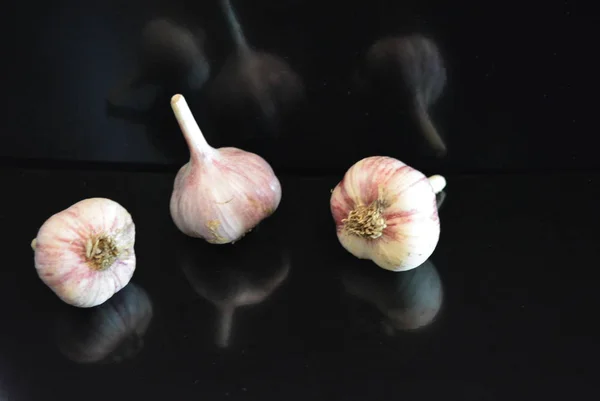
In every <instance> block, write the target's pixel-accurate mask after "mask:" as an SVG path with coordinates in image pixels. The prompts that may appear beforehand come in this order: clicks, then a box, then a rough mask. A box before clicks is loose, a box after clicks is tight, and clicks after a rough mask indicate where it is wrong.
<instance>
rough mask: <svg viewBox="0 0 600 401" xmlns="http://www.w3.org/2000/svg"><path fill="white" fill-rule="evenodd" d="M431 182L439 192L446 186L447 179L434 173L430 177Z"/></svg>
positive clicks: (434, 189)
mask: <svg viewBox="0 0 600 401" xmlns="http://www.w3.org/2000/svg"><path fill="white" fill-rule="evenodd" d="M429 184H430V185H431V187H432V188H433V192H435V193H436V194H439V193H440V192H442V191H443V190H444V188H446V179H445V178H444V177H442V176H441V175H432V176H431V177H429Z"/></svg>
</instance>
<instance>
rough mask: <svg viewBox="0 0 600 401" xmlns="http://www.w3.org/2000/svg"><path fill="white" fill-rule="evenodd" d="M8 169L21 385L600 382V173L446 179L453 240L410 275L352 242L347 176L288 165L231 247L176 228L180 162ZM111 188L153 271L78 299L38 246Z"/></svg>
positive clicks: (448, 235)
mask: <svg viewBox="0 0 600 401" xmlns="http://www.w3.org/2000/svg"><path fill="white" fill-rule="evenodd" d="M0 179H1V181H2V182H3V185H5V186H7V187H8V188H13V190H12V191H11V192H10V194H9V195H8V196H6V195H5V196H3V197H2V198H1V201H0V206H1V209H0V210H1V211H2V212H1V213H0V221H1V222H2V226H3V227H5V230H6V233H7V236H6V237H5V240H4V241H5V242H4V246H3V252H4V258H3V260H4V263H3V267H2V269H1V270H0V287H1V288H0V298H1V301H2V305H4V307H3V312H4V323H3V324H2V330H1V331H0V355H1V356H2V357H1V358H0V362H1V365H0V372H1V375H0V378H1V380H0V384H1V385H0V388H1V389H2V391H4V393H5V394H8V398H7V399H10V400H13V399H14V400H42V399H61V400H80V399H81V397H82V395H84V396H85V398H86V399H88V400H103V399H106V398H111V399H114V400H121V399H122V400H126V399H132V398H133V399H163V398H168V399H174V400H188V399H189V400H192V399H198V398H208V399H240V400H242V399H277V398H280V399H282V398H283V399H292V400H295V399H298V400H300V399H315V400H326V399H347V398H349V399H382V400H383V399H389V398H390V397H402V398H407V399H415V400H423V399H435V398H439V397H446V398H448V399H460V400H471V399H472V400H503V399H507V398H510V397H511V394H515V392H518V393H519V394H521V395H522V396H523V397H528V398H530V399H544V398H545V397H548V396H556V395H561V396H568V395H570V396H573V395H582V394H586V395H589V394H590V393H589V391H593V390H594V389H597V387H596V384H595V381H594V380H592V377H593V373H594V372H595V371H596V368H595V365H596V363H595V357H596V356H597V355H598V341H597V338H598V337H597V330H596V329H594V327H596V325H595V322H594V318H593V316H594V314H595V312H596V310H597V308H598V305H599V302H598V300H597V291H596V280H595V279H594V277H593V272H594V271H595V270H596V268H595V264H594V262H593V261H594V260H595V254H596V250H595V244H596V243H597V240H598V231H597V229H596V227H597V223H598V222H599V217H600V216H599V215H598V213H597V211H596V208H595V199H597V196H598V192H599V190H600V177H598V176H597V175H586V176H584V175H546V176H544V175H537V176H534V175H531V176H522V177H516V176H489V175H487V176H475V175H473V176H449V177H448V186H447V189H446V191H445V198H444V201H443V203H442V205H441V208H440V221H441V226H442V234H441V239H440V242H439V245H438V247H437V249H436V251H435V252H434V254H433V256H432V257H431V258H430V259H429V260H427V261H426V262H425V263H424V264H423V265H421V266H419V267H417V268H416V269H414V270H410V271H408V272H404V273H391V272H387V271H384V270H383V269H380V268H379V267H377V266H376V265H374V264H373V263H372V262H369V261H365V260H358V259H356V258H354V257H353V256H351V255H350V254H349V253H348V252H346V251H345V250H344V249H343V248H342V247H341V245H340V244H339V242H338V240H337V238H336V235H335V225H334V223H333V219H332V217H331V214H330V211H329V203H328V202H329V197H330V191H331V189H332V188H333V186H334V185H335V184H337V182H338V180H339V179H340V177H323V178H319V179H315V178H301V177H293V176H285V177H281V183H282V187H283V189H284V194H285V195H284V197H283V199H282V203H281V205H280V207H279V209H278V210H277V212H276V213H275V214H273V215H272V216H271V217H269V218H268V219H266V220H264V221H263V223H262V224H260V225H259V226H258V227H257V229H255V230H253V231H252V232H251V233H250V234H248V235H247V236H246V237H244V238H243V239H242V240H241V241H239V242H236V243H235V244H233V245H209V244H207V243H205V242H203V241H202V240H197V239H191V238H188V237H186V236H185V235H183V234H182V233H180V232H179V231H178V230H177V228H176V227H175V225H174V224H173V222H172V221H171V218H170V215H169V212H168V204H169V198H170V194H171V190H172V185H173V179H174V174H162V173H136V172H127V171H92V170H81V171H64V170H45V171H41V170H21V169H5V170H2V171H1V172H0ZM50 194H52V196H49V195H50ZM98 194H102V195H103V196H107V197H110V198H111V199H114V200H117V201H118V202H120V203H121V204H123V205H124V206H125V207H126V208H127V209H128V210H129V211H130V213H131V214H132V216H133V219H134V222H135V224H136V230H137V237H136V245H135V251H136V255H137V258H138V262H137V268H136V271H135V274H134V276H133V279H132V281H131V283H130V284H129V285H127V286H126V287H125V288H124V289H123V290H122V291H120V292H119V293H117V294H116V295H115V296H114V297H113V298H111V299H110V300H109V301H108V302H106V303H105V304H103V305H101V306H99V307H96V308H91V309H77V308H74V307H71V306H68V305H66V304H64V303H63V302H61V301H60V300H59V299H58V298H57V297H56V296H55V295H54V294H53V293H52V292H51V291H50V290H49V289H48V288H47V287H46V286H45V285H44V284H43V283H42V281H41V280H40V279H39V278H38V277H37V274H36V271H35V268H34V265H33V254H32V250H31V248H30V245H29V243H30V241H31V239H32V238H33V237H34V236H35V235H36V232H37V229H38V228H39V226H40V224H41V223H42V222H43V221H44V220H45V219H46V218H47V217H49V216H50V215H51V214H52V213H54V212H56V211H58V210H62V209H63V208H65V207H68V206H69V205H70V204H72V203H73V202H74V201H76V200H78V199H80V198H85V197H92V196H96V195H98ZM24 202H29V203H28V204H31V206H29V207H28V208H27V210H26V211H23V208H22V205H23V204H24ZM5 399H6V398H5Z"/></svg>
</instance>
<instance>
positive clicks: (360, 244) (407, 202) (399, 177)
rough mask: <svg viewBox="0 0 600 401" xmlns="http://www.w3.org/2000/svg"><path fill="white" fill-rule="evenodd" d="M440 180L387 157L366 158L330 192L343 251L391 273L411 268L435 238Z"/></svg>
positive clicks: (431, 247)
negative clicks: (369, 261) (370, 261)
mask: <svg viewBox="0 0 600 401" xmlns="http://www.w3.org/2000/svg"><path fill="white" fill-rule="evenodd" d="M445 186H446V180H445V179H444V177H442V176H439V175H434V176H432V177H429V178H427V177H426V176H425V175H423V173H421V172H420V171H418V170H415V169H414V168H412V167H410V166H407V165H406V164H404V163H403V162H401V161H400V160H396V159H394V158H391V157H384V156H373V157H367V158H365V159H362V160H360V161H359V162H357V163H356V164H354V165H353V166H352V167H350V169H349V170H348V171H347V172H346V174H345V175H344V178H343V179H342V181H341V182H340V183H339V184H338V185H337V186H336V187H335V189H334V190H333V192H332V195H331V199H330V206H331V213H332V215H333V219H334V221H335V224H336V231H337V236H338V239H339V241H340V243H341V244H342V246H343V247H344V248H345V249H346V250H347V251H348V252H350V253H351V254H353V255H354V256H356V257H357V258H359V259H370V260H372V261H373V262H375V264H377V265H378V266H379V267H381V268H383V269H386V270H390V271H405V270H410V269H414V268H415V267H417V266H419V265H421V264H422V263H423V262H425V261H426V260H427V259H428V258H429V257H430V256H431V254H432V253H433V251H434V250H435V248H436V246H437V243H438V240H439V236H440V222H439V217H438V212H437V201H436V194H437V193H439V192H440V191H442V190H443V189H444V187H445Z"/></svg>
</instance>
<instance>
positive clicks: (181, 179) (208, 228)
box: [170, 95, 281, 244]
mask: <svg viewBox="0 0 600 401" xmlns="http://www.w3.org/2000/svg"><path fill="white" fill-rule="evenodd" d="M172 106H173V110H174V111H175V115H176V117H177V119H178V121H179V124H180V127H181V130H182V132H183V134H184V136H185V138H186V140H187V142H188V145H189V147H190V154H191V159H190V161H189V163H187V164H186V165H184V166H183V167H182V168H181V169H180V170H179V172H178V174H177V177H176V178H175V183H174V185H173V193H172V195H171V203H170V211H171V217H172V218H173V222H174V223H175V225H176V226H177V228H179V230H180V231H181V232H183V233H184V234H186V235H188V236H190V237H195V238H203V239H205V240H206V241H207V242H209V243H213V244H226V243H231V242H234V241H237V240H238V239H240V238H241V237H242V236H243V235H245V234H246V233H247V232H248V231H250V230H252V228H254V227H255V226H256V225H258V223H260V222H261V221H262V220H263V219H265V218H267V217H269V216H270V215H271V214H273V212H275V210H276V209H277V207H278V206H279V203H280V201H281V184H280V183H279V180H278V179H277V177H276V176H275V173H274V171H273V169H272V168H271V166H270V165H269V164H268V163H267V162H266V161H265V160H264V159H263V158H261V157H260V156H258V155H256V154H254V153H250V152H246V151H243V150H240V149H237V148H220V149H214V148H212V147H210V146H209V145H208V143H206V140H205V139H204V137H203V136H202V133H201V132H200V129H199V128H198V126H197V124H196V122H195V120H194V118H193V116H192V114H191V111H190V110H189V108H188V107H187V104H186V103H185V99H184V98H183V97H182V96H181V95H175V96H174V97H173V99H172Z"/></svg>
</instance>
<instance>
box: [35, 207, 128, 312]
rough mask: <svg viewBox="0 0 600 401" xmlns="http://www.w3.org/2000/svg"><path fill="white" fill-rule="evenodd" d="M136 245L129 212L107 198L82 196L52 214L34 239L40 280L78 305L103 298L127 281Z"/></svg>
mask: <svg viewBox="0 0 600 401" xmlns="http://www.w3.org/2000/svg"><path fill="white" fill-rule="evenodd" d="M105 245H106V247H105ZM134 245H135V225H134V223H133V220H132V218H131V215H130V214H129V213H128V212H127V210H126V209H125V208H124V207H123V206H121V205H119V204H118V203H117V202H114V201H112V200H110V199H105V198H90V199H85V200H82V201H80V202H77V203H76V204H74V205H72V206H71V207H69V208H67V209H65V210H63V211H62V212H59V213H56V214H55V215H53V216H51V217H50V218H49V219H48V220H46V222H45V223H44V224H43V225H42V227H41V228H40V229H39V231H38V234H37V237H36V239H34V240H33V242H32V247H33V249H34V251H35V256H34V260H35V268H36V269H37V273H38V276H39V277H40V279H41V280H42V281H43V282H44V283H45V284H46V285H47V286H48V287H50V289H51V290H52V291H54V293H55V294H56V295H57V296H58V297H59V298H60V299H62V300H63V301H64V302H66V303H68V304H70V305H73V306H76V307H80V308H89V307H93V306H97V305H100V304H102V303H104V302H106V301H107V300H108V299H110V298H111V297H112V296H113V295H114V294H116V293H117V292H118V291H120V290H121V289H122V288H123V287H125V286H126V285H127V283H129V281H130V280H131V277H132V276H133V273H134V271H135V266H136V257H135V251H134Z"/></svg>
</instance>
